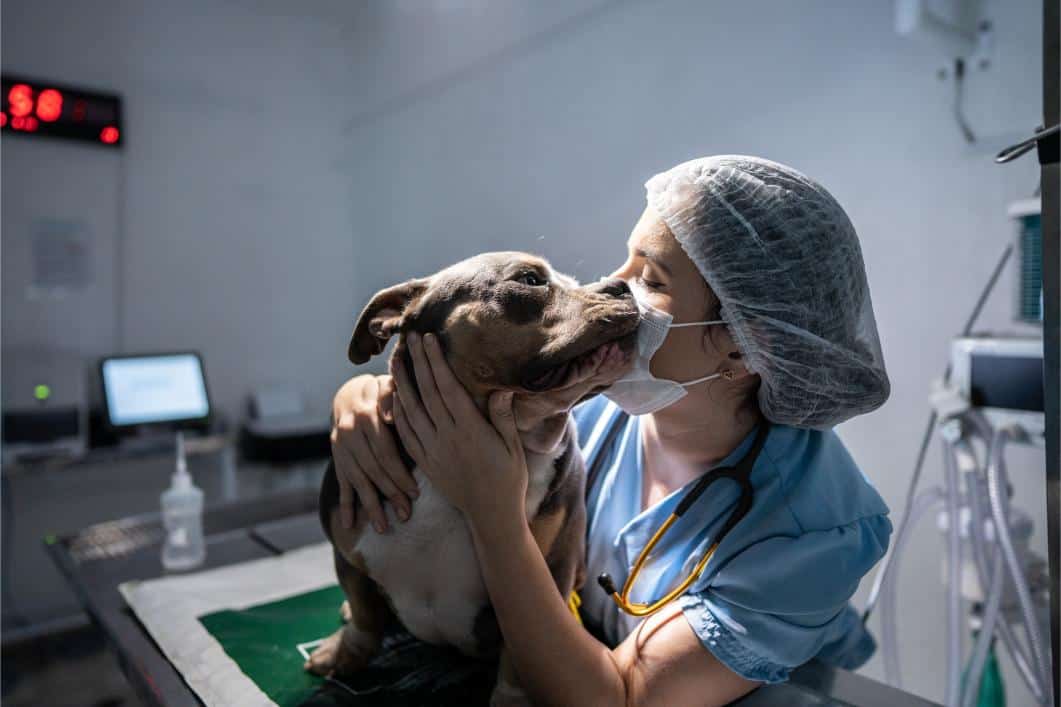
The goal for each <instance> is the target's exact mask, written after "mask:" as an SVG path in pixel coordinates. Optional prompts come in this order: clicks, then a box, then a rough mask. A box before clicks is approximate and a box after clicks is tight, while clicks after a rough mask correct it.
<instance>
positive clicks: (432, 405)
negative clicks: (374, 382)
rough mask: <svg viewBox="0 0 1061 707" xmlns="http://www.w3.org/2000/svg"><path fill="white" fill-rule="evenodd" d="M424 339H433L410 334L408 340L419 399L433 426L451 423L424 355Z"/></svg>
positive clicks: (434, 377)
mask: <svg viewBox="0 0 1061 707" xmlns="http://www.w3.org/2000/svg"><path fill="white" fill-rule="evenodd" d="M425 338H434V337H433V335H431V334H428V335H427V337H423V338H422V337H421V336H420V335H419V334H410V335H409V339H408V344H409V354H410V356H411V357H412V359H413V373H414V374H415V375H416V384H417V385H418V386H419V387H420V398H421V399H422V400H423V401H424V407H426V408H427V412H428V414H430V415H431V419H432V420H433V421H434V423H435V426H436V427H437V426H439V425H441V424H444V423H447V422H452V421H453V415H451V414H450V411H449V409H448V408H447V407H446V403H444V402H443V400H442V395H441V394H440V393H439V389H438V385H437V383H436V375H437V372H435V371H433V370H432V367H431V364H430V363H429V362H428V360H427V356H426V355H425V353H424V340H425Z"/></svg>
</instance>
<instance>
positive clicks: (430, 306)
mask: <svg viewBox="0 0 1061 707" xmlns="http://www.w3.org/2000/svg"><path fill="white" fill-rule="evenodd" d="M638 321H639V318H638V311H637V306H636V304H635V303H634V299H633V295H632V294H631V293H630V289H629V288H628V287H627V286H626V283H625V282H623V281H622V280H617V279H611V280H606V281H601V282H598V283H594V284H591V285H586V286H583V287H579V286H578V284H577V283H576V282H575V280H573V279H572V278H570V277H568V276H566V275H562V274H560V273H557V272H555V271H554V270H553V269H552V268H551V267H550V266H549V263H547V262H546V261H545V260H543V259H541V258H538V257H535V256H533V255H528V254H526V253H517V252H503V253H484V254H482V255H478V256H476V257H474V258H469V259H468V260H465V261H462V262H460V263H457V264H456V265H452V266H450V267H448V268H446V269H445V270H442V271H441V272H438V273H436V274H435V275H432V276H430V277H425V278H420V279H416V280H409V281H408V282H404V283H402V284H399V285H394V286H393V287H388V288H387V289H385V290H381V291H380V292H378V293H377V294H376V296H375V297H373V298H372V301H371V302H369V303H368V306H367V307H365V310H364V311H363V312H362V313H361V316H360V318H359V319H358V321H357V325H356V326H355V328H354V334H353V337H352V338H351V339H350V348H349V351H348V355H349V358H350V361H351V362H353V363H358V364H360V363H364V362H365V361H367V360H368V359H369V358H371V357H372V356H374V355H376V354H378V353H381V352H382V351H383V349H384V347H385V346H386V345H387V341H388V340H389V339H390V338H391V337H392V336H395V335H398V336H399V342H398V345H397V346H396V347H395V351H394V355H396V356H407V352H406V350H405V345H404V339H405V336H406V335H407V334H409V333H411V332H418V333H420V334H427V333H434V334H436V335H437V336H438V337H439V340H440V342H441V343H442V347H443V350H444V351H445V354H446V359H447V361H448V362H449V365H450V367H451V368H452V369H453V372H454V374H455V375H456V376H457V378H459V379H460V381H461V383H463V384H464V386H465V387H466V388H467V389H468V391H469V392H470V393H471V394H472V396H473V397H475V398H476V399H478V400H482V399H483V398H484V397H485V396H487V395H489V393H491V392H492V391H495V390H512V391H518V392H527V391H529V392H540V391H544V390H548V389H550V388H553V387H555V386H557V385H559V384H560V383H561V382H563V380H564V379H565V377H566V375H567V372H568V371H569V370H570V369H571V367H572V366H573V365H575V364H576V363H578V362H579V361H582V360H584V357H587V356H592V355H593V353H594V352H595V351H596V350H597V349H598V348H599V347H601V346H603V345H606V344H609V343H611V342H615V341H618V342H619V343H620V346H621V347H622V349H623V350H624V351H626V352H629V351H630V350H631V349H632V348H633V344H634V338H635V336H636V333H635V332H636V330H637V325H638Z"/></svg>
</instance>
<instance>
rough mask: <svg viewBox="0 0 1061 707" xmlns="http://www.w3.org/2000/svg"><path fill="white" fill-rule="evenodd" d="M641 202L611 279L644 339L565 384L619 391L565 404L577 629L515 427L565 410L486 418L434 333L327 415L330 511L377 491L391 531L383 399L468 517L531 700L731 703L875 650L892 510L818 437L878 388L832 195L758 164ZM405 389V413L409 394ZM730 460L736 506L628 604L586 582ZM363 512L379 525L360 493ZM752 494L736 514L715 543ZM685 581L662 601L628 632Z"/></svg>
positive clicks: (407, 491) (684, 545) (521, 409)
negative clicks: (862, 607) (333, 488)
mask: <svg viewBox="0 0 1061 707" xmlns="http://www.w3.org/2000/svg"><path fill="white" fill-rule="evenodd" d="M646 189H647V201H648V205H647V208H646V209H645V211H644V213H643V214H642V216H641V218H640V220H639V221H638V223H637V225H636V226H635V227H634V229H633V232H632V233H631V235H630V238H629V241H628V243H627V253H626V260H625V262H624V263H623V264H622V265H621V266H620V267H619V269H618V270H617V271H615V272H614V273H613V276H615V277H619V278H622V279H624V280H626V281H627V283H628V284H629V285H630V287H631V289H632V291H633V293H634V296H635V298H636V300H637V303H638V307H639V309H640V311H641V313H642V317H643V324H642V329H645V331H646V332H647V331H649V330H650V329H651V330H654V331H655V332H656V333H655V335H654V336H653V335H649V334H645V335H644V336H643V335H642V331H641V330H639V335H638V351H637V352H635V355H634V359H635V360H634V361H633V362H632V366H631V367H628V370H625V371H624V372H623V373H622V375H621V377H619V378H618V382H616V375H615V374H614V372H611V371H597V372H593V373H591V374H589V376H588V377H587V378H585V379H584V380H579V381H573V382H571V385H579V386H584V388H585V390H586V391H587V392H588V391H590V390H592V389H595V388H599V387H600V385H602V384H610V383H613V382H616V385H615V386H614V387H613V388H611V389H610V391H608V392H607V393H606V395H607V396H608V397H596V398H593V399H591V400H589V401H588V402H586V403H583V404H582V405H579V406H578V407H576V408H575V409H574V417H575V420H576V424H577V427H578V432H579V438H580V442H581V445H582V449H583V453H584V454H585V456H586V460H587V467H588V468H590V469H591V472H590V475H591V476H593V483H592V487H591V488H590V489H589V490H588V497H587V498H588V501H587V511H588V515H587V518H588V538H587V541H588V542H587V565H588V573H587V576H588V581H587V582H586V583H585V586H584V587H583V588H582V591H581V600H582V606H581V614H582V617H583V618H584V620H585V623H586V627H583V626H582V625H580V623H579V621H578V620H576V618H575V617H574V616H572V613H571V612H570V610H569V607H568V605H567V602H566V601H565V598H564V597H560V596H559V595H558V594H557V592H556V586H555V583H554V580H553V578H552V576H551V575H550V573H549V570H548V568H547V567H546V563H545V560H544V559H543V557H542V554H541V552H540V550H539V549H538V545H537V544H536V542H535V540H534V538H533V536H532V535H531V533H530V532H529V530H528V527H527V522H526V519H525V517H524V511H523V499H524V493H525V489H526V484H527V481H526V467H525V460H524V453H523V450H522V449H521V447H520V442H519V436H518V434H517V425H518V424H519V423H520V421H521V418H522V417H523V416H524V415H527V416H534V415H539V416H540V415H547V414H557V413H566V412H567V410H566V408H564V409H550V408H549V401H550V400H551V399H554V398H555V399H557V400H559V399H564V400H567V399H570V398H571V396H570V395H567V396H560V395H558V396H553V397H551V396H550V395H549V394H548V393H546V394H543V395H541V396H538V397H537V398H534V399H532V398H529V397H528V398H524V397H523V396H520V395H517V396H516V397H515V399H514V398H513V395H512V393H498V394H495V396H494V397H493V398H492V399H491V401H490V415H489V418H490V419H485V418H484V417H483V416H482V415H481V414H478V413H477V412H475V408H474V405H472V404H471V403H470V401H469V400H466V399H464V398H466V397H467V394H466V393H465V391H464V389H463V388H462V387H461V386H460V384H459V383H458V382H457V381H456V379H455V378H454V377H453V375H452V373H451V372H450V370H449V368H448V366H447V365H446V363H445V361H444V360H443V358H442V355H441V351H440V350H439V348H438V343H437V341H436V340H435V339H434V337H431V336H428V337H426V338H425V340H420V339H414V340H412V341H411V348H412V353H413V360H414V367H415V370H413V371H406V370H395V371H394V373H395V378H394V379H393V381H392V379H391V378H389V377H386V376H381V377H375V376H361V377H358V378H355V379H353V380H351V381H350V382H349V383H347V384H346V385H344V386H343V388H341V389H340V391H339V393H338V394H337V396H336V398H335V402H334V414H335V419H336V420H337V421H338V423H337V427H336V433H335V437H334V439H335V443H334V444H333V447H334V450H333V451H334V454H335V459H336V464H337V468H338V473H339V476H340V479H341V483H342V485H343V486H344V487H345V489H344V491H343V493H344V504H345V505H346V506H347V508H346V509H344V514H347V515H349V514H350V513H351V512H352V511H351V509H350V505H351V498H352V493H353V490H357V489H372V488H373V487H375V488H377V489H379V491H380V492H381V493H382V494H383V495H384V496H385V497H386V498H387V499H389V501H390V502H391V503H394V505H395V506H396V508H397V510H398V513H399V515H400V516H405V517H407V516H408V514H409V513H410V511H411V505H410V501H409V497H415V496H416V488H415V483H414V482H413V481H412V479H411V477H410V476H409V474H408V472H406V471H405V468H404V466H403V465H402V464H401V462H400V461H399V459H398V458H397V455H396V453H395V452H394V450H393V445H391V446H388V445H387V444H386V442H385V441H383V439H382V437H384V436H383V435H380V432H379V430H380V429H381V428H380V426H381V424H384V422H383V421H382V420H381V412H380V409H379V408H380V406H379V405H378V404H377V403H378V401H379V400H380V398H381V397H382V398H384V399H386V398H388V397H389V396H390V391H392V390H393V389H394V388H395V387H396V389H397V390H396V392H397V396H396V399H395V400H394V401H393V417H394V421H395V423H396V425H397V428H398V432H399V435H400V437H401V438H402V441H403V443H404V444H405V446H406V447H407V448H408V449H409V451H410V454H411V455H412V457H413V458H414V460H415V462H416V463H417V465H418V466H419V467H420V468H421V469H422V470H423V471H424V472H425V473H426V474H427V476H428V477H429V478H430V479H431V482H432V483H433V484H434V485H436V486H437V487H438V488H439V489H440V491H441V492H442V493H443V494H445V495H446V496H447V497H448V498H449V499H450V500H451V502H452V503H453V504H454V505H456V506H457V507H458V508H460V509H461V511H462V512H463V513H464V514H465V516H466V519H467V521H468V524H469V527H470V528H471V531H472V535H473V537H474V540H475V543H476V551H477V553H478V556H479V561H480V563H481V566H482V571H483V576H484V579H485V582H486V585H487V588H488V591H489V594H490V599H491V601H492V603H493V605H494V609H495V611H496V613H497V618H498V621H499V623H500V626H501V630H502V633H503V635H504V639H505V644H506V646H507V647H508V650H509V652H510V655H511V658H512V661H513V663H514V665H515V669H516V672H517V673H518V675H519V676H520V681H521V683H522V684H523V686H524V687H525V689H526V690H527V691H528V693H529V694H530V697H531V698H532V699H533V700H534V702H535V703H537V704H552V705H714V704H725V703H727V702H730V701H732V700H734V699H736V698H737V697H739V696H741V695H743V694H745V693H747V692H749V691H750V690H752V689H753V688H754V687H755V686H756V685H758V684H760V683H770V682H779V681H784V680H786V679H788V676H789V673H790V671H791V670H792V669H793V668H794V667H796V666H799V665H801V664H802V663H804V662H806V661H808V660H810V659H811V658H815V657H816V658H818V659H820V660H822V661H824V662H826V663H829V664H832V665H836V666H840V667H843V668H848V669H851V668H855V667H858V666H859V665H861V664H862V663H863V662H864V661H865V660H866V659H867V658H868V657H869V655H870V654H871V653H872V652H873V650H874V644H873V640H872V638H871V637H870V636H869V634H868V633H867V632H866V630H865V629H864V628H863V627H862V625H861V622H860V621H859V618H858V616H857V614H856V613H855V611H854V610H853V609H852V607H851V606H850V605H849V604H848V600H849V599H850V597H851V596H852V595H853V594H854V592H855V590H856V589H857V587H858V584H859V580H860V579H861V578H862V576H863V575H864V574H866V573H867V572H868V571H869V570H870V568H872V567H873V565H874V564H875V563H876V562H877V561H878V560H879V559H880V558H881V557H882V556H883V554H884V552H885V550H886V548H887V544H888V538H889V535H890V533H891V524H890V522H889V520H888V517H887V514H888V508H887V507H886V506H885V504H884V502H883V501H882V500H881V498H880V496H879V495H878V494H877V492H876V491H875V490H874V488H873V487H872V485H871V484H870V483H869V481H868V480H867V479H866V478H865V477H864V476H863V474H862V472H861V471H860V469H859V468H858V466H857V465H856V464H855V462H854V461H853V460H852V458H851V456H850V455H849V454H848V452H847V450H846V449H845V448H844V445H843V443H842V442H841V441H840V439H839V437H838V436H837V435H836V433H835V432H834V431H833V429H832V428H833V426H834V425H837V424H839V423H841V422H843V421H844V420H847V419H850V418H851V417H853V416H855V415H859V414H862V413H866V412H869V411H871V410H874V409H876V408H877V407H879V406H880V405H881V404H883V403H884V401H885V400H886V399H887V397H888V393H889V383H888V378H887V374H886V372H885V369H884V363H883V360H882V357H881V351H880V345H879V342H878V337H877V329H876V323H875V321H874V317H873V309H872V305H871V302H870V293H869V288H868V285H867V281H866V273H865V268H864V265H863V261H862V255H861V251H860V248H859V243H858V238H857V236H856V234H855V230H854V228H853V227H852V225H851V222H850V220H849V219H848V217H847V215H846V214H845V213H844V211H843V209H842V208H841V207H840V206H839V204H838V203H837V202H836V201H835V200H834V199H833V197H832V196H831V195H830V194H829V193H828V192H826V191H825V189H823V188H822V187H821V186H819V185H818V184H817V183H815V182H814V181H812V180H810V179H808V178H807V177H805V176H803V175H802V174H800V173H799V172H797V171H795V170H793V169H791V168H788V167H786V166H783V165H780V164H777V163H774V162H770V161H767V160H764V159H759V158H752V157H741V156H722V157H711V158H705V159H699V160H693V161H691V162H686V163H684V164H681V165H678V166H676V167H674V168H673V169H671V170H669V171H667V172H664V173H662V174H659V175H656V176H655V177H653V178H652V179H650V180H649V181H648V183H647V184H646ZM683 324H688V325H689V326H681V325H683ZM649 363H650V364H651V365H649ZM639 364H640V365H639ZM413 376H415V377H416V379H417V380H418V381H419V383H420V390H421V392H422V396H423V401H422V402H421V401H420V400H417V398H416V396H415V395H403V394H402V391H403V390H406V391H408V390H410V389H411V388H410V380H411V378H412V377H413ZM568 392H570V391H568ZM462 396H463V397H462ZM457 409H459V410H460V412H461V417H460V421H459V423H456V422H454V419H453V417H454V416H453V414H452V411H453V410H457ZM469 409H470V410H472V412H475V414H474V415H471V416H468V415H467V414H466V413H467V410H469ZM624 411H625V412H624ZM386 413H387V411H386V410H385V412H384V413H382V414H386ZM626 413H631V414H629V415H628V414H626ZM760 433H762V434H761V435H760ZM760 437H761V439H760ZM742 463H743V464H744V465H745V466H746V467H747V473H746V477H747V479H748V481H749V482H750V487H751V488H750V494H742V493H741V491H740V488H739V484H736V483H731V482H729V481H722V482H719V483H713V484H712V485H711V486H710V487H709V488H708V489H707V491H706V492H705V493H704V494H703V495H702V496H700V497H699V498H697V499H695V501H694V502H693V503H692V505H691V506H690V507H689V509H688V510H687V511H686V512H685V513H684V515H682V516H681V517H680V518H678V519H677V520H676V521H675V522H673V524H672V525H671V526H670V527H668V528H667V529H666V533H665V534H664V535H663V536H662V537H661V538H660V539H659V544H658V545H657V546H656V547H655V548H654V549H653V551H652V553H651V555H650V557H648V558H647V560H646V561H645V562H644V563H643V566H642V567H641V568H640V571H639V572H638V574H637V576H636V578H635V581H634V582H633V586H632V587H630V591H629V595H628V597H627V601H625V602H624V601H622V600H621V599H619V598H618V594H609V593H607V592H605V591H604V590H603V589H602V588H601V587H599V586H597V583H596V581H595V579H596V578H597V576H598V575H600V574H601V573H608V574H609V575H610V576H611V578H612V579H613V580H614V581H615V583H616V585H617V586H618V587H622V586H623V584H624V582H625V581H626V579H627V577H628V574H629V572H630V569H631V567H632V566H634V565H635V563H637V561H638V559H639V556H640V555H641V554H642V550H643V549H644V548H645V545H646V543H648V542H650V539H651V538H653V536H654V535H656V534H657V531H658V530H659V529H660V528H661V526H663V525H664V524H665V523H667V522H668V519H669V518H670V517H671V514H672V512H674V511H675V508H676V506H677V504H678V503H679V502H680V501H681V500H682V498H683V497H684V496H685V495H686V494H687V493H688V491H689V490H690V489H691V488H692V487H693V486H695V484H696V481H697V480H698V479H700V478H701V477H703V476H704V474H705V472H708V471H709V470H712V469H714V468H718V467H723V468H724V467H737V466H740V465H741V464H742ZM594 469H595V471H594ZM487 479H488V481H487ZM361 496H363V497H364V498H363V501H364V503H365V506H366V511H367V512H368V513H369V514H370V517H371V518H372V519H373V522H374V523H375V524H377V528H379V527H384V526H385V523H386V521H385V519H384V517H383V515H382V513H381V512H380V507H379V501H378V499H377V498H375V496H376V494H374V493H370V494H366V493H364V492H362V493H361ZM745 496H746V497H747V498H749V499H753V500H752V502H751V505H750V507H749V508H748V509H747V512H746V514H744V515H742V516H740V517H739V520H738V521H737V522H736V524H735V525H734V526H733V527H732V529H731V530H730V531H729V532H728V533H725V535H724V537H721V539H720V538H719V537H718V536H719V534H720V531H721V529H722V527H723V526H724V525H725V524H726V521H727V519H728V518H730V517H732V516H733V514H734V513H735V512H736V511H735V509H736V508H738V503H737V502H738V499H739V498H742V497H745ZM716 543H717V547H716ZM711 553H713V554H711ZM705 557H709V559H708V561H707V564H706V567H704V568H703V570H702V572H700V573H699V574H697V566H698V563H700V562H701V560H702V559H703V558H705ZM643 559H644V558H643ZM689 577H693V581H692V582H691V583H690V584H689V586H688V587H687V588H686V589H685V590H684V592H682V593H681V595H680V596H678V597H677V598H676V599H674V600H673V601H670V602H666V603H665V605H664V606H662V608H658V610H656V611H655V612H654V613H651V614H650V615H648V616H647V617H645V618H642V617H640V616H635V615H632V614H631V610H633V613H637V607H638V606H642V607H643V606H646V605H651V604H653V603H656V602H657V601H658V600H660V599H661V598H663V597H665V596H666V595H667V594H668V593H669V592H671V591H672V590H674V589H675V587H678V586H680V585H681V583H682V582H683V581H684V580H686V579H687V578H689ZM621 604H625V607H624V606H621ZM642 613H644V612H642ZM586 628H589V629H591V631H592V632H591V631H587V630H586Z"/></svg>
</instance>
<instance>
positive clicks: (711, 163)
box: [645, 155, 890, 428]
mask: <svg viewBox="0 0 1061 707" xmlns="http://www.w3.org/2000/svg"><path fill="white" fill-rule="evenodd" d="M645 188H646V190H647V192H648V204H649V206H650V207H652V209H653V210H654V211H656V212H657V213H658V214H659V215H660V217H662V219H663V221H664V222H665V223H666V224H667V226H668V227H669V228H670V230H671V232H672V233H673V234H674V237H675V238H677V239H678V242H679V243H680V244H681V246H682V248H684V249H685V252H686V254H688V256H689V257H690V258H691V259H692V261H693V262H694V263H695V264H696V266H697V267H698V268H699V269H700V273H701V274H702V275H703V276H704V279H705V280H706V281H707V284H708V285H710V286H711V289H712V290H714V292H715V294H716V295H717V296H718V298H719V300H720V301H721V303H722V313H721V316H722V319H724V320H725V321H726V323H727V324H728V325H729V330H730V333H731V335H732V336H733V338H734V341H735V342H736V344H737V347H738V348H739V349H740V352H741V354H742V355H743V357H744V362H745V364H746V366H747V367H748V369H749V370H750V371H752V372H753V373H757V374H758V375H759V376H760V378H761V380H762V383H761V385H760V386H759V404H760V407H761V409H762V412H763V414H764V415H765V416H766V418H767V419H769V420H771V421H773V422H776V423H780V424H786V425H793V426H797V427H814V428H824V427H830V426H832V425H836V424H838V423H840V422H843V421H844V420H847V419H849V418H851V417H854V416H855V415H858V414H861V413H864V412H869V411H870V410H874V409H875V408H877V407H879V406H880V405H881V404H883V403H884V401H885V400H887V398H888V394H889V392H890V385H889V383H888V374H887V373H886V372H885V370H884V359H883V357H882V355H881V349H880V341H879V339H878V337H877V324H876V322H875V321H874V318H873V306H872V304H871V302H870V296H869V285H868V283H867V282H866V270H865V267H864V265H863V263H862V250H861V248H860V247H859V244H858V236H857V235H856V234H855V229H854V227H853V226H852V225H851V221H850V220H849V219H848V217H847V214H846V213H844V210H843V209H842V208H840V205H839V204H838V203H837V202H836V200H835V199H833V197H832V196H831V195H830V194H829V193H828V192H827V191H825V189H824V188H822V187H821V186H820V185H818V184H817V183H816V182H814V181H812V180H811V179H809V178H807V177H805V176H804V175H802V174H800V173H799V172H797V171H796V170H794V169H792V168H790V167H786V166H784V165H781V164H778V163H776V162H770V161H769V160H764V159H760V158H758V157H744V156H740V155H722V156H717V157H705V158H702V159H698V160H692V161H690V162H685V163H684V164H680V165H678V166H677V167H674V168H673V169H671V170H669V171H667V172H663V173H661V174H657V175H656V176H655V177H653V178H652V179H650V180H649V181H648V182H647V183H646V184H645Z"/></svg>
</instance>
